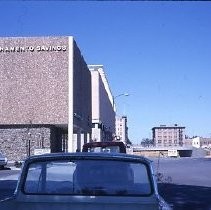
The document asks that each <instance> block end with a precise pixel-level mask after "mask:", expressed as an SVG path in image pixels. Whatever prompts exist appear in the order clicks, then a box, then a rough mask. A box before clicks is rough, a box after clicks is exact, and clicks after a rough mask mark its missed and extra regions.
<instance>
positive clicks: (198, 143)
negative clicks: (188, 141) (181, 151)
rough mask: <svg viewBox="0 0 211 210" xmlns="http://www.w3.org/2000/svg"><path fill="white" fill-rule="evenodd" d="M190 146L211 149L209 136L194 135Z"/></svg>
mask: <svg viewBox="0 0 211 210" xmlns="http://www.w3.org/2000/svg"><path fill="white" fill-rule="evenodd" d="M192 146H193V147H196V148H209V149H211V138H203V137H198V136H197V137H194V138H192Z"/></svg>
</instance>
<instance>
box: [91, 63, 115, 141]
mask: <svg viewBox="0 0 211 210" xmlns="http://www.w3.org/2000/svg"><path fill="white" fill-rule="evenodd" d="M88 68H89V70H90V72H91V78H92V140H93V141H112V139H113V135H114V133H115V112H114V107H113V96H112V93H111V90H110V87H109V83H108V80H107V78H106V75H105V72H104V68H103V65H88Z"/></svg>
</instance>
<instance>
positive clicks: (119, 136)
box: [115, 116, 128, 144]
mask: <svg viewBox="0 0 211 210" xmlns="http://www.w3.org/2000/svg"><path fill="white" fill-rule="evenodd" d="M115 138H116V140H119V141H123V142H124V143H125V144H126V143H127V142H128V126H127V116H121V117H119V116H116V137H115Z"/></svg>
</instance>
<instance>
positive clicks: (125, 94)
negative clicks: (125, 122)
mask: <svg viewBox="0 0 211 210" xmlns="http://www.w3.org/2000/svg"><path fill="white" fill-rule="evenodd" d="M120 96H129V94H128V93H121V94H119V95H117V96H113V109H114V110H115V103H114V101H115V100H116V98H118V97H120ZM115 111H116V110H115Z"/></svg>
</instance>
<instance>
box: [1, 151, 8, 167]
mask: <svg viewBox="0 0 211 210" xmlns="http://www.w3.org/2000/svg"><path fill="white" fill-rule="evenodd" d="M6 165H7V158H6V157H5V156H4V155H3V154H2V153H1V152H0V169H3V168H4V166H6Z"/></svg>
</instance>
